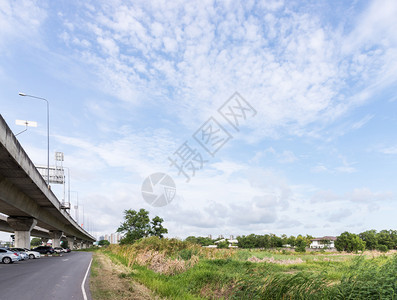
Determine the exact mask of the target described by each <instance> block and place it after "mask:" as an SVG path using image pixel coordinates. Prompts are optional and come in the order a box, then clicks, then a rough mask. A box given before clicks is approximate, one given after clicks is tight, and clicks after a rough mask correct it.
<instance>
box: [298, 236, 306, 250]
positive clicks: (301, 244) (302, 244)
mask: <svg viewBox="0 0 397 300" xmlns="http://www.w3.org/2000/svg"><path fill="white" fill-rule="evenodd" d="M295 245H296V248H295V251H296V252H306V239H305V238H304V237H303V236H301V235H299V236H298V237H297V238H296V243H295Z"/></svg>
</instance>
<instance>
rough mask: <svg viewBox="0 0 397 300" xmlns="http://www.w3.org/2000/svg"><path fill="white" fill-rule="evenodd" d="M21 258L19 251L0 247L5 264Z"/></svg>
mask: <svg viewBox="0 0 397 300" xmlns="http://www.w3.org/2000/svg"><path fill="white" fill-rule="evenodd" d="M19 258H20V256H19V255H18V254H17V253H15V252H12V251H11V250H8V249H5V248H0V260H1V262H2V263H3V264H10V263H13V262H14V261H18V260H19Z"/></svg>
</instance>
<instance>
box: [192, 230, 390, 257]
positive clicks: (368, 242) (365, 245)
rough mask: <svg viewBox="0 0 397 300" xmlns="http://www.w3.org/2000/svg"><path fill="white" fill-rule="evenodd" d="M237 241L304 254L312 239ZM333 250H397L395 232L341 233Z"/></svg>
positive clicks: (254, 236)
mask: <svg viewBox="0 0 397 300" xmlns="http://www.w3.org/2000/svg"><path fill="white" fill-rule="evenodd" d="M236 239H237V240H238V247H239V248H245V249H250V248H262V249H271V248H281V247H291V248H295V250H296V251H298V252H299V251H300V252H304V251H305V248H306V247H309V246H310V244H311V240H312V239H314V237H313V236H311V235H306V236H303V235H297V236H293V235H291V236H287V235H285V234H283V235H281V236H277V235H275V234H265V235H258V234H250V235H242V236H238V237H237V238H236ZM185 240H186V241H189V242H192V243H196V244H200V245H202V246H208V245H213V244H214V243H215V242H216V241H217V240H219V238H218V239H211V238H209V237H195V236H189V237H187V238H186V239H185ZM321 242H322V243H323V244H324V245H329V244H330V241H327V240H323V241H321ZM335 248H336V249H337V250H338V251H347V252H357V251H363V250H379V251H384V252H386V251H388V250H392V249H397V230H381V231H379V232H377V231H376V230H375V229H372V230H367V231H364V232H362V233H359V234H355V233H350V232H348V231H345V232H343V233H342V234H341V235H339V236H337V240H336V241H335Z"/></svg>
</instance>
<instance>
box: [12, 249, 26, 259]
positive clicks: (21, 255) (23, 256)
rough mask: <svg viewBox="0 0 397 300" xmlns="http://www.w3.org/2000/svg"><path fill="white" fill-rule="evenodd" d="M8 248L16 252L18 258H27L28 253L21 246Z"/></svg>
mask: <svg viewBox="0 0 397 300" xmlns="http://www.w3.org/2000/svg"><path fill="white" fill-rule="evenodd" d="M10 250H11V251H12V252H15V253H17V254H18V255H19V256H20V260H25V259H29V255H28V254H27V253H26V252H25V250H24V249H22V248H10Z"/></svg>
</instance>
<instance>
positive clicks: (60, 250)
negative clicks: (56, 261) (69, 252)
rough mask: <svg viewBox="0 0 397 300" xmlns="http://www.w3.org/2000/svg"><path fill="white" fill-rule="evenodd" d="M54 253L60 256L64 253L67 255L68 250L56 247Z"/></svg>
mask: <svg viewBox="0 0 397 300" xmlns="http://www.w3.org/2000/svg"><path fill="white" fill-rule="evenodd" d="M54 251H55V252H56V253H58V254H62V253H66V249H64V248H62V247H55V248H54Z"/></svg>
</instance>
